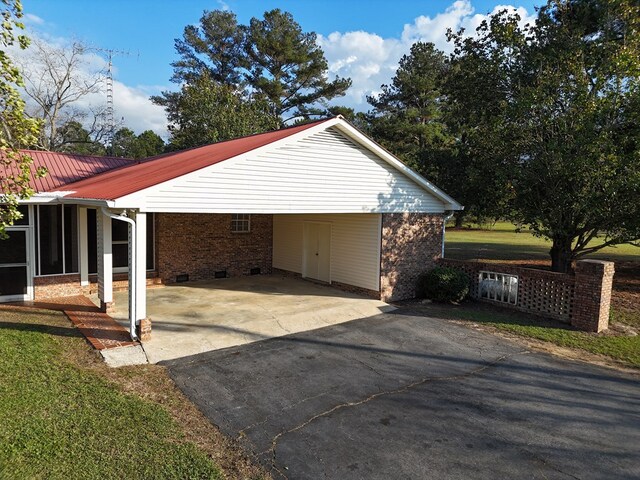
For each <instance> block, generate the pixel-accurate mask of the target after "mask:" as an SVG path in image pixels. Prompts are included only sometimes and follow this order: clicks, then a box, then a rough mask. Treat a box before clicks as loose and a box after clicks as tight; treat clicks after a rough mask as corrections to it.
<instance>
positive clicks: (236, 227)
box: [231, 213, 251, 233]
mask: <svg viewBox="0 0 640 480" xmlns="http://www.w3.org/2000/svg"><path fill="white" fill-rule="evenodd" d="M250 231H251V215H249V214H247V213H234V214H233V215H231V233H249V232H250Z"/></svg>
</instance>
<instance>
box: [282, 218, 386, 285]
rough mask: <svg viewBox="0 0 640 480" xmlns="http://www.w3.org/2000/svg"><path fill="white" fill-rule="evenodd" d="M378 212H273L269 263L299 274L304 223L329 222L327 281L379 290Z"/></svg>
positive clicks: (300, 271)
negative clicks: (294, 213)
mask: <svg viewBox="0 0 640 480" xmlns="http://www.w3.org/2000/svg"><path fill="white" fill-rule="evenodd" d="M380 219H381V218H380V215H376V214H343V215H274V217H273V266H274V267H275V268H280V269H282V270H288V271H290V272H296V273H302V258H303V225H304V222H329V223H331V281H332V282H341V283H346V284H348V285H354V286H356V287H361V288H366V289H369V290H374V291H378V290H379V289H380Z"/></svg>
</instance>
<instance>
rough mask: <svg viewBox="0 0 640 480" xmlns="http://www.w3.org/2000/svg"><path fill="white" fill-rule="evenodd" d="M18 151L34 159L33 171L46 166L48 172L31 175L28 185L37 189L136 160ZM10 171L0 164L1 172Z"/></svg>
mask: <svg viewBox="0 0 640 480" xmlns="http://www.w3.org/2000/svg"><path fill="white" fill-rule="evenodd" d="M21 152H23V153H25V154H27V155H29V156H30V157H31V158H32V159H33V163H32V165H31V171H32V172H35V171H36V169H38V168H39V167H46V168H47V171H48V173H47V175H45V176H44V177H42V178H32V179H31V182H30V186H31V188H33V189H34V190H35V191H36V192H38V193H42V192H50V191H53V190H60V189H61V188H60V187H62V186H63V185H65V184H67V183H73V182H77V181H79V180H82V179H85V178H89V177H92V176H94V175H97V174H100V173H103V172H106V171H109V170H113V169H115V168H120V167H124V166H127V165H131V164H132V163H134V162H135V160H130V159H128V158H118V157H97V156H93V155H76V154H72V153H56V152H43V151H37V150H21ZM11 173H15V172H13V169H12V168H9V167H6V166H3V165H1V164H0V174H2V175H3V176H6V175H9V174H11Z"/></svg>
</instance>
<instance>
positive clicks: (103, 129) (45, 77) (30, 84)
mask: <svg viewBox="0 0 640 480" xmlns="http://www.w3.org/2000/svg"><path fill="white" fill-rule="evenodd" d="M90 50H91V49H90V48H88V47H87V46H86V45H84V44H82V43H80V42H73V43H72V44H71V45H68V46H63V47H56V46H52V45H49V44H46V43H44V42H42V41H40V40H34V41H33V51H32V52H31V54H30V55H29V56H28V57H24V58H21V59H18V62H19V63H20V66H21V70H22V72H23V75H24V78H25V79H26V81H25V84H24V87H23V89H24V92H25V93H26V95H27V96H28V98H29V100H30V104H31V106H30V107H29V113H30V114H31V116H32V117H34V118H40V119H42V120H43V128H42V130H41V132H40V137H39V140H38V146H39V147H40V148H43V149H45V150H62V149H63V147H64V143H59V142H60V141H61V140H62V139H63V138H64V137H63V136H60V135H58V129H59V128H61V126H62V125H65V124H67V123H69V122H80V123H86V120H87V119H90V121H91V124H90V125H89V135H90V136H91V138H92V139H93V140H94V141H98V142H99V141H103V140H106V138H107V136H108V134H109V127H108V126H107V125H106V122H105V112H104V110H105V109H104V108H81V107H79V101H80V100H81V99H83V98H84V97H86V96H88V95H91V94H94V93H98V92H100V89H101V84H102V82H103V80H104V75H103V73H104V72H103V70H102V69H98V68H94V69H90V68H87V67H89V65H88V62H87V59H86V55H87V54H88V53H89V52H90ZM87 72H89V73H87Z"/></svg>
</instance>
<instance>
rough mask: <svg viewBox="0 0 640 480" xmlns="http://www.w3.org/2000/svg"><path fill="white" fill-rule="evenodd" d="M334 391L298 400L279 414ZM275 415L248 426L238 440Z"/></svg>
mask: <svg viewBox="0 0 640 480" xmlns="http://www.w3.org/2000/svg"><path fill="white" fill-rule="evenodd" d="M333 390H335V388H331V389H329V390H327V391H326V392H321V393H318V394H317V395H311V396H309V397H305V398H303V399H301V400H298V401H297V402H296V403H294V404H291V405H289V406H288V407H285V408H283V409H281V410H280V411H278V412H277V413H278V414H280V413H284V412H286V411H288V410H291V409H292V408H295V407H297V406H298V405H301V404H303V403H304V402H308V401H309V400H313V399H314V398H318V397H322V396H323V395H327V394H329V393H331V392H332V391H333ZM274 415H276V413H272V414H269V415H267V416H266V417H264V418H263V419H262V420H260V421H259V422H255V423H252V424H251V425H247V426H246V427H244V428H243V429H242V430H240V431H238V435H237V437H236V439H237V440H240V439H242V437H244V436H246V434H247V431H249V430H252V429H254V428H256V427H259V426H260V425H263V424H265V423H266V422H268V421H269V420H270V419H271V418H273V417H274Z"/></svg>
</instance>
